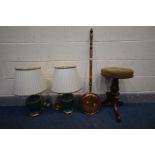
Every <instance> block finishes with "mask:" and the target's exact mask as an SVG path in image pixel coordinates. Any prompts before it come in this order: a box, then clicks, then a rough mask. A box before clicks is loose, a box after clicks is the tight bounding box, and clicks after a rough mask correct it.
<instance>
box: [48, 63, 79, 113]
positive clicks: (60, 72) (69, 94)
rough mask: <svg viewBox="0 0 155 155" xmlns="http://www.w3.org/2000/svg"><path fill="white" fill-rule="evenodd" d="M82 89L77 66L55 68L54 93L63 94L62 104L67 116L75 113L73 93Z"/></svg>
mask: <svg viewBox="0 0 155 155" xmlns="http://www.w3.org/2000/svg"><path fill="white" fill-rule="evenodd" d="M80 89H81V82H80V78H79V75H78V72H77V68H76V66H57V67H55V70H54V74H53V80H52V89H51V90H52V92H55V93H58V94H62V96H61V102H62V104H63V111H64V113H65V114H71V113H72V111H73V102H74V100H73V99H74V98H73V93H74V92H77V91H79V90H80Z"/></svg>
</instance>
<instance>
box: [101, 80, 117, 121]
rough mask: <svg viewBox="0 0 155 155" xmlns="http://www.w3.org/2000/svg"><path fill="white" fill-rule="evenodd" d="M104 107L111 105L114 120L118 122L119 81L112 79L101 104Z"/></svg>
mask: <svg viewBox="0 0 155 155" xmlns="http://www.w3.org/2000/svg"><path fill="white" fill-rule="evenodd" d="M103 105H104V106H108V105H112V107H113V111H114V114H115V118H116V121H117V122H120V114H119V108H118V107H119V105H120V101H119V80H118V78H114V79H112V83H111V86H110V92H107V93H106V99H105V101H104V102H103Z"/></svg>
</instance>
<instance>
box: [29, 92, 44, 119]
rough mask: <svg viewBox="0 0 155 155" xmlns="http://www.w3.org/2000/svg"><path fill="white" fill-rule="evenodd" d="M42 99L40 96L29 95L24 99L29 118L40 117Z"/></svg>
mask: <svg viewBox="0 0 155 155" xmlns="http://www.w3.org/2000/svg"><path fill="white" fill-rule="evenodd" d="M42 105H43V98H42V97H41V96H40V95H31V96H29V97H28V98H27V99H26V106H27V108H28V109H29V111H30V116H31V117H36V116H38V115H40V113H41V111H42Z"/></svg>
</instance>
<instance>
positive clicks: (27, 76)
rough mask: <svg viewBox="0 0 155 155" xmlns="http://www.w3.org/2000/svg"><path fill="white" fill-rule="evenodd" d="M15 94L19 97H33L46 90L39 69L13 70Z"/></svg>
mask: <svg viewBox="0 0 155 155" xmlns="http://www.w3.org/2000/svg"><path fill="white" fill-rule="evenodd" d="M15 72H16V79H15V89H14V91H15V94H16V95H19V96H27V95H34V94H38V93H41V92H43V91H44V90H46V87H47V86H46V83H45V81H44V79H43V77H42V73H41V67H28V68H15Z"/></svg>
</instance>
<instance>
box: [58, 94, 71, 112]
mask: <svg viewBox="0 0 155 155" xmlns="http://www.w3.org/2000/svg"><path fill="white" fill-rule="evenodd" d="M61 101H62V103H63V112H64V113H65V114H67V115H70V114H72V112H73V104H74V96H73V94H72V93H68V94H63V95H62V98H61Z"/></svg>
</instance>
